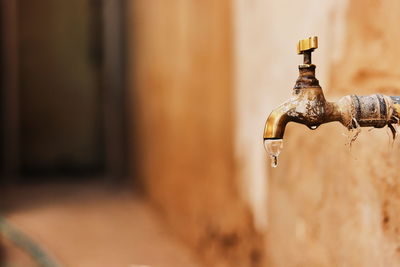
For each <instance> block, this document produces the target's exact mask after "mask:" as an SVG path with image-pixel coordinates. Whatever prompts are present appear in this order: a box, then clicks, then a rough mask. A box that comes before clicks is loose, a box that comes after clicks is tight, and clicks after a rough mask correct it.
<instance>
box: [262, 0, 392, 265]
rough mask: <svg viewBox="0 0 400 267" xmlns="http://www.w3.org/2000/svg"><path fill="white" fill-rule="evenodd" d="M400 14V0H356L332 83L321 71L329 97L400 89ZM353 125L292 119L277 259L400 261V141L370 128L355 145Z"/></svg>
mask: <svg viewBox="0 0 400 267" xmlns="http://www.w3.org/2000/svg"><path fill="white" fill-rule="evenodd" d="M399 13H400V3H399V2H398V1H391V0H388V1H361V0H352V1H349V3H348V6H347V11H346V18H345V24H344V25H345V32H346V34H345V35H344V42H343V44H342V45H343V46H342V48H343V50H342V51H341V55H340V56H339V58H337V60H336V61H332V65H331V68H330V70H329V73H330V75H329V78H330V79H329V81H328V80H322V79H321V77H320V76H318V72H317V77H319V78H320V80H321V84H322V86H323V88H329V90H326V92H328V94H327V98H328V99H335V98H337V97H339V96H341V95H344V94H352V93H354V94H359V95H365V94H370V93H385V94H389V95H400V80H399V78H400V76H399V69H398V67H397V65H398V62H399V60H400V53H399V49H398V45H397V44H398V40H399V36H400V35H399V31H400V29H399V28H398V27H397V24H398V23H397V21H398V14H399ZM320 46H321V47H322V46H325V43H322V42H321V43H320ZM317 53H318V51H317ZM316 64H317V66H319V64H320V62H316ZM328 82H329V83H328ZM346 132H347V131H346V130H345V129H344V127H342V126H341V125H340V124H338V123H332V124H328V125H323V126H321V127H320V128H319V129H318V130H316V131H310V130H308V129H307V128H306V127H304V126H301V125H296V124H291V125H289V126H288V128H287V132H286V135H285V140H284V142H285V144H284V146H285V147H284V152H283V154H282V156H281V161H280V167H279V168H277V169H270V170H269V174H270V191H269V193H270V194H269V219H270V220H269V228H268V235H267V247H268V256H267V258H268V260H269V263H270V266H399V265H400V220H399V219H400V210H399V204H400V187H399V175H398V173H399V171H400V168H399V165H398V155H399V153H400V149H399V146H400V144H399V142H398V140H397V141H396V142H395V143H394V144H393V145H392V144H391V141H390V135H389V133H388V132H389V131H388V130H387V129H374V130H372V131H369V130H368V129H363V130H362V133H361V134H360V136H359V138H358V139H357V141H356V142H354V144H353V145H352V148H351V150H350V149H349V147H348V146H346V145H345V144H346V142H347V138H346V137H344V136H343V133H345V134H346Z"/></svg>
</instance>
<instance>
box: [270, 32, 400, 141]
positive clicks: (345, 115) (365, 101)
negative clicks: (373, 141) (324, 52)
mask: <svg viewBox="0 0 400 267" xmlns="http://www.w3.org/2000/svg"><path fill="white" fill-rule="evenodd" d="M316 48H318V38H317V37H316V36H315V37H310V38H307V39H304V40H301V41H299V43H298V45H297V53H298V54H303V56H304V63H303V64H301V65H299V72H300V74H299V77H298V79H297V81H296V84H295V86H294V88H293V94H292V97H291V98H290V99H289V100H288V101H286V102H285V103H283V104H282V105H280V106H279V107H277V108H276V109H275V110H273V111H272V112H271V114H270V115H269V117H268V119H267V122H266V124H265V129H264V140H274V139H282V138H283V136H284V133H285V127H286V124H287V123H289V122H297V123H300V124H304V125H306V126H307V127H309V128H310V129H312V130H315V129H316V128H317V127H318V126H319V125H321V124H324V123H328V122H332V121H338V122H340V123H342V124H343V125H344V126H345V127H346V128H348V129H350V130H351V129H355V128H357V127H375V128H382V127H384V126H386V125H387V126H388V127H389V128H390V129H391V131H392V133H393V136H395V134H396V131H395V129H394V127H393V125H392V124H396V123H399V118H400V96H386V95H381V94H373V95H368V96H357V95H347V96H344V97H342V98H341V99H339V100H338V101H337V102H328V101H326V100H325V97H324V93H323V91H322V88H321V87H320V86H319V82H318V80H317V79H316V78H315V65H314V64H312V63H311V53H312V52H313V51H314V50H315V49H316Z"/></svg>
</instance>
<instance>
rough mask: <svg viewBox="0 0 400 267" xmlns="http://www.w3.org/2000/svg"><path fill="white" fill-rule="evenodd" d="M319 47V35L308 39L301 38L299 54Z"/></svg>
mask: <svg viewBox="0 0 400 267" xmlns="http://www.w3.org/2000/svg"><path fill="white" fill-rule="evenodd" d="M316 48H318V37H317V36H313V37H309V38H307V39H303V40H300V41H299V42H298V44H297V54H302V53H303V52H304V51H308V50H311V49H312V50H314V49H316Z"/></svg>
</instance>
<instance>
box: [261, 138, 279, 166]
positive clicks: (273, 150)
mask: <svg viewBox="0 0 400 267" xmlns="http://www.w3.org/2000/svg"><path fill="white" fill-rule="evenodd" d="M264 147H265V150H266V151H267V152H268V154H269V156H270V158H271V167H272V168H276V167H277V166H278V157H279V154H280V153H281V151H282V148H283V140H282V139H265V140H264Z"/></svg>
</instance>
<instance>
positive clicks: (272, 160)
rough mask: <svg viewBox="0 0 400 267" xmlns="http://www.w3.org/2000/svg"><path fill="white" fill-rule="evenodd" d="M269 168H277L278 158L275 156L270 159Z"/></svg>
mask: <svg viewBox="0 0 400 267" xmlns="http://www.w3.org/2000/svg"><path fill="white" fill-rule="evenodd" d="M271 167H272V168H276V167H278V157H277V156H272V157H271Z"/></svg>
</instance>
